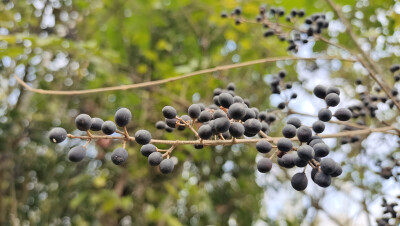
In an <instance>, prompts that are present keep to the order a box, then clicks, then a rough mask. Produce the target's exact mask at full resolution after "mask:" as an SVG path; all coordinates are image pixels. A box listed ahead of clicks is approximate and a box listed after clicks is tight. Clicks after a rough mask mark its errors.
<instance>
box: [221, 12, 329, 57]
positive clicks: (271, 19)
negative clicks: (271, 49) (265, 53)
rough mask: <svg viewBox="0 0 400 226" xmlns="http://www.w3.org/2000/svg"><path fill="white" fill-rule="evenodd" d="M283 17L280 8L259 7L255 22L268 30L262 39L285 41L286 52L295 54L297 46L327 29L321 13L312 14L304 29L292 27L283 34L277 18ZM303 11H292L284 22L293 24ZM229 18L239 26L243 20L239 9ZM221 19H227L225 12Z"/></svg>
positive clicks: (324, 18)
mask: <svg viewBox="0 0 400 226" xmlns="http://www.w3.org/2000/svg"><path fill="white" fill-rule="evenodd" d="M284 15H285V10H284V9H282V8H275V7H270V8H269V10H268V7H267V6H265V5H262V6H260V10H259V15H257V17H256V21H257V22H258V23H261V24H262V25H263V27H264V28H267V29H268V30H267V31H265V32H264V37H270V36H273V35H276V36H278V38H279V39H280V40H281V41H285V40H287V41H288V43H289V47H288V48H287V50H288V51H293V52H297V50H298V46H300V45H302V44H306V43H308V38H310V37H313V36H314V34H321V33H322V30H323V29H326V28H328V26H329V22H328V21H327V20H326V16H325V15H324V14H321V13H317V14H313V15H311V16H310V17H308V18H306V19H305V20H304V26H303V27H304V28H301V29H300V28H296V27H293V28H292V29H291V31H290V32H287V33H284V32H283V29H282V26H280V24H279V18H281V17H283V16H284ZM304 15H305V12H304V10H295V9H292V10H291V11H290V12H289V13H288V15H287V16H286V21H287V22H290V23H294V22H296V21H297V18H302V17H304ZM230 16H231V17H232V18H234V19H235V24H236V25H239V24H241V23H242V22H243V21H244V19H243V18H242V9H241V8H240V7H237V8H235V9H234V10H233V11H232V12H231V14H230ZM221 17H222V18H227V17H228V14H227V13H226V12H223V13H221Z"/></svg>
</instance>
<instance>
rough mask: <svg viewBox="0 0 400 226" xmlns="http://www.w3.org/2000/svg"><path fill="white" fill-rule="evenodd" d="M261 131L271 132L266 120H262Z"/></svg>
mask: <svg viewBox="0 0 400 226" xmlns="http://www.w3.org/2000/svg"><path fill="white" fill-rule="evenodd" d="M261 131H263V132H264V133H266V134H268V133H269V125H268V123H266V122H261Z"/></svg>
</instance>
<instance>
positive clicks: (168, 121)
mask: <svg viewBox="0 0 400 226" xmlns="http://www.w3.org/2000/svg"><path fill="white" fill-rule="evenodd" d="M177 122H178V119H176V118H171V119H169V118H166V119H165V123H166V124H167V126H169V127H171V128H175V127H176V126H177Z"/></svg>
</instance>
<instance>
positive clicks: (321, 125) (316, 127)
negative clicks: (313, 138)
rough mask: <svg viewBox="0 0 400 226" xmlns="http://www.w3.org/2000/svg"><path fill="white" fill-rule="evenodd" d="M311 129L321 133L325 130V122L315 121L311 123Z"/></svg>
mask: <svg viewBox="0 0 400 226" xmlns="http://www.w3.org/2000/svg"><path fill="white" fill-rule="evenodd" d="M312 129H313V130H314V132H316V133H322V132H324V130H325V123H324V122H323V121H316V122H314V123H313V124H312Z"/></svg>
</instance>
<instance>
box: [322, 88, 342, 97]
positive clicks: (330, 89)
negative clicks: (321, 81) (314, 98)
mask: <svg viewBox="0 0 400 226" xmlns="http://www.w3.org/2000/svg"><path fill="white" fill-rule="evenodd" d="M330 93H336V94H337V95H340V90H339V89H338V88H336V87H333V86H331V87H328V89H326V94H327V95H328V94H330ZM325 98H326V97H325Z"/></svg>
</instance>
